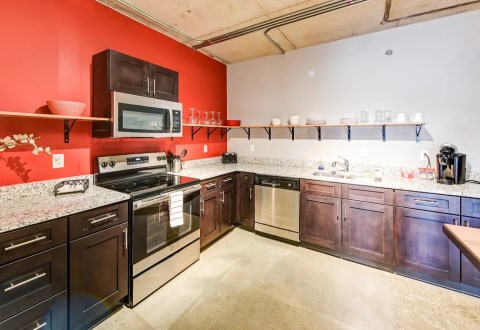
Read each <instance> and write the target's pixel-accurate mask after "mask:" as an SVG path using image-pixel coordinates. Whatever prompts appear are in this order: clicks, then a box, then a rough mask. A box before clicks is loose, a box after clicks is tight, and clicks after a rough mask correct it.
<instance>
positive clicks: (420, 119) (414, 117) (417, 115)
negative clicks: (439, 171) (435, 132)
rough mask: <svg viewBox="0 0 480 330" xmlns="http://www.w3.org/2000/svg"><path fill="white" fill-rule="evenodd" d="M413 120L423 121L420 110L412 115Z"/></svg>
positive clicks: (416, 121)
mask: <svg viewBox="0 0 480 330" xmlns="http://www.w3.org/2000/svg"><path fill="white" fill-rule="evenodd" d="M413 122H415V123H421V122H423V117H422V114H421V113H420V112H417V113H416V114H415V115H414V116H413Z"/></svg>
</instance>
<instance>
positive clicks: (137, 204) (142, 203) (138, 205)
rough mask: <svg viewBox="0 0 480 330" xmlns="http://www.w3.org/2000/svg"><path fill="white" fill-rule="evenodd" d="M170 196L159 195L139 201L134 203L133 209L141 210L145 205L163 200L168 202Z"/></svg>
mask: <svg viewBox="0 0 480 330" xmlns="http://www.w3.org/2000/svg"><path fill="white" fill-rule="evenodd" d="M169 199H170V198H169V197H168V196H163V195H162V196H158V197H155V198H152V199H147V200H143V201H137V202H134V203H133V209H134V210H140V209H143V208H144V207H148V206H152V205H155V204H160V203H163V202H167V201H168V200H169Z"/></svg>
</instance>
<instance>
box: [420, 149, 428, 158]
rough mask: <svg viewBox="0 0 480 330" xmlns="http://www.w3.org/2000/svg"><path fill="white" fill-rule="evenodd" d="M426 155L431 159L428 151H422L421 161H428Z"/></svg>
mask: <svg viewBox="0 0 480 330" xmlns="http://www.w3.org/2000/svg"><path fill="white" fill-rule="evenodd" d="M425 154H427V156H429V157H430V155H429V154H428V150H421V151H420V160H427V157H425Z"/></svg>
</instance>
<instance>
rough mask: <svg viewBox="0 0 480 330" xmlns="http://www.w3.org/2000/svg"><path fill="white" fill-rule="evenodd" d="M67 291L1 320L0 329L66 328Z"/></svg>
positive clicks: (52, 329) (47, 329) (45, 329)
mask: <svg viewBox="0 0 480 330" xmlns="http://www.w3.org/2000/svg"><path fill="white" fill-rule="evenodd" d="M66 328H67V292H66V291H64V292H62V293H60V294H58V295H56V296H54V297H52V298H50V299H47V300H45V301H43V302H41V303H40V304H38V305H35V306H33V307H31V308H29V309H27V310H25V311H23V312H21V313H19V314H17V315H15V316H13V317H11V318H9V319H7V320H5V321H3V322H0V329H42V330H54V329H66Z"/></svg>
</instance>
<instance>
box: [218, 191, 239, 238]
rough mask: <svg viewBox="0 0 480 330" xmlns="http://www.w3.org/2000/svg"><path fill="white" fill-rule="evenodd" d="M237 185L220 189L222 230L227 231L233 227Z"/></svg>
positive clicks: (222, 231)
mask: <svg viewBox="0 0 480 330" xmlns="http://www.w3.org/2000/svg"><path fill="white" fill-rule="evenodd" d="M234 188H235V187H234V186H233V185H229V186H226V187H224V188H222V189H220V200H219V202H220V232H221V233H225V232H227V231H229V230H230V229H232V228H233V222H234V221H233V216H234V210H235V209H234V200H235V196H234V195H235V189H234Z"/></svg>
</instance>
